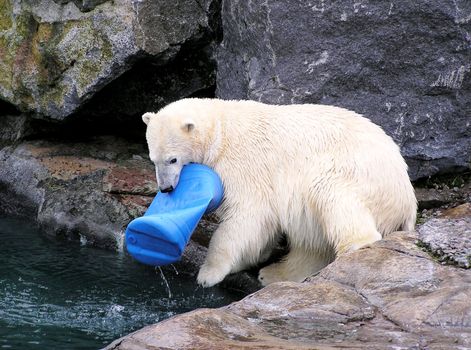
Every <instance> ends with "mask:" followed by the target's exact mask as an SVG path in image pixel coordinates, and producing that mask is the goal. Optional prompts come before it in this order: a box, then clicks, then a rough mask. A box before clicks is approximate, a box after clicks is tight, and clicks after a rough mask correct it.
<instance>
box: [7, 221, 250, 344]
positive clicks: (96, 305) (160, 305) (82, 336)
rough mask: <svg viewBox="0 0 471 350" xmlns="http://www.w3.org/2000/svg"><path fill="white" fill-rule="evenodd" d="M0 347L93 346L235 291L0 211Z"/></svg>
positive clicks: (225, 299) (229, 297)
mask: <svg viewBox="0 0 471 350" xmlns="http://www.w3.org/2000/svg"><path fill="white" fill-rule="evenodd" d="M0 239H1V242H2V243H1V244H0V247H1V250H2V251H1V254H0V348H2V349H98V348H101V347H103V346H105V345H106V344H108V343H109V342H111V341H112V340H114V339H116V338H118V337H120V336H123V335H125V334H127V333H130V332H132V331H134V330H137V329H139V328H141V327H143V326H145V325H148V324H152V323H155V322H158V321H161V320H163V319H165V318H168V317H170V316H173V315H175V314H178V313H182V312H186V311H190V310H193V309H195V308H198V307H218V306H222V305H226V304H228V303H230V302H231V301H234V300H235V299H237V298H240V297H241V296H240V295H234V294H230V293H229V292H228V291H227V290H223V289H218V288H211V289H202V288H198V287H197V285H196V282H195V277H189V276H187V275H182V274H180V275H177V274H176V273H175V272H173V270H171V271H170V272H169V269H167V270H166V273H165V275H166V277H167V280H168V284H169V286H170V290H171V294H172V295H171V297H169V292H168V289H167V286H166V283H165V282H164V281H163V280H162V277H161V274H160V271H159V270H157V271H156V270H155V269H153V268H152V267H148V266H145V265H141V264H139V263H137V262H135V261H134V260H132V258H131V257H129V256H128V255H127V254H123V253H116V252H109V251H104V250H99V249H93V248H90V247H86V246H81V245H80V244H78V243H74V242H67V241H64V242H61V241H58V240H56V239H51V238H48V237H46V236H45V235H44V234H41V233H40V232H38V230H37V229H35V228H34V227H33V226H32V225H29V224H28V223H25V222H24V221H20V220H13V219H6V218H1V217H0Z"/></svg>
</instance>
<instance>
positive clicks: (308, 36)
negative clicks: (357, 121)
mask: <svg viewBox="0 0 471 350" xmlns="http://www.w3.org/2000/svg"><path fill="white" fill-rule="evenodd" d="M222 25H223V33H224V36H223V41H222V43H221V46H220V48H219V50H218V55H217V63H218V71H217V91H216V93H217V96H218V97H221V98H230V99H234V98H236V99H237V98H238V99H253V100H258V101H262V102H267V103H276V104H289V103H320V104H332V105H336V106H340V107H345V108H349V109H352V110H354V111H356V112H358V113H361V114H363V115H365V116H366V117H368V118H370V119H371V120H372V121H374V122H375V123H377V124H379V125H381V126H382V127H383V128H384V129H385V131H386V132H387V133H388V134H389V135H391V136H392V137H393V138H394V140H395V141H396V142H397V143H398V144H399V145H400V146H401V149H402V153H403V155H404V156H405V158H406V160H407V162H408V164H409V166H410V175H411V177H412V179H418V178H422V177H426V176H430V175H434V174H436V173H440V172H450V171H455V170H457V169H461V170H462V169H469V164H470V163H469V162H470V150H471V137H470V136H471V123H470V121H469V115H470V110H471V39H470V34H469V33H470V32H471V2H469V1H466V0H458V1H455V0H440V1H434V2H433V3H431V2H430V1H426V0H419V1H413V2H411V1H405V0H401V1H395V2H391V1H386V0H380V1H364V0H360V1H355V2H349V1H332V0H315V1H269V2H267V1H265V2H251V1H242V0H223V2H222Z"/></svg>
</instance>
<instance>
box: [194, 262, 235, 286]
mask: <svg viewBox="0 0 471 350" xmlns="http://www.w3.org/2000/svg"><path fill="white" fill-rule="evenodd" d="M226 270H227V269H224V268H223V266H219V267H214V266H209V265H206V264H204V265H203V266H201V268H200V271H199V273H198V277H197V279H196V280H197V281H198V284H200V285H201V286H203V287H204V288H207V287H212V286H214V285H215V284H218V283H219V282H221V281H222V280H223V279H224V277H226V275H227V274H228V273H229V270H227V271H226Z"/></svg>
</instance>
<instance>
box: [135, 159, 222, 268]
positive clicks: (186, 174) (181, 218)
mask: <svg viewBox="0 0 471 350" xmlns="http://www.w3.org/2000/svg"><path fill="white" fill-rule="evenodd" d="M223 193H224V190H223V186H222V182H221V179H220V178H219V176H218V175H217V174H216V173H215V172H214V171H213V170H211V168H209V167H207V166H205V165H202V164H193V163H192V164H188V165H185V166H184V167H183V169H182V171H181V174H180V180H179V182H178V185H177V187H176V188H175V189H174V190H173V191H172V192H169V193H162V192H159V193H157V195H156V196H155V198H154V200H153V201H152V204H151V205H150V206H149V208H148V209H147V211H146V213H145V214H144V216H142V217H139V218H136V219H134V220H133V221H131V222H130V223H129V225H128V227H127V229H126V247H127V250H128V252H129V253H130V254H131V256H133V257H134V258H135V259H136V260H138V261H140V262H142V263H144V264H147V265H152V266H161V265H167V264H171V263H174V262H177V261H178V260H180V258H181V256H182V254H183V251H184V249H185V247H186V245H187V243H188V241H189V240H190V237H191V235H192V233H193V231H194V230H195V228H196V226H197V225H198V222H199V221H200V219H201V217H202V216H203V214H205V213H209V212H211V211H213V210H215V209H216V208H217V207H218V206H219V205H220V204H221V201H222V198H223Z"/></svg>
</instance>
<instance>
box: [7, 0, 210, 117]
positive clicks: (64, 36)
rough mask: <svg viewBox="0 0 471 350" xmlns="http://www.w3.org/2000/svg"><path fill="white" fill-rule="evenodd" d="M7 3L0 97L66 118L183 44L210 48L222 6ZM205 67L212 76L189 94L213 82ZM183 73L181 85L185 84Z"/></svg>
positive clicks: (170, 57)
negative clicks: (113, 83)
mask: <svg viewBox="0 0 471 350" xmlns="http://www.w3.org/2000/svg"><path fill="white" fill-rule="evenodd" d="M0 5H1V6H0V99H3V100H5V101H8V102H10V103H11V104H13V105H14V106H16V107H17V108H18V109H20V110H21V111H22V112H27V113H32V114H34V115H36V116H41V117H45V118H50V119H55V120H63V119H65V118H67V117H68V116H69V115H71V114H73V113H74V112H76V111H77V109H79V107H82V106H83V105H84V103H85V102H86V101H88V100H89V99H90V98H91V97H92V96H94V94H96V93H97V92H98V91H99V90H101V89H102V88H103V87H104V86H105V85H107V84H109V83H110V82H111V81H113V80H115V79H116V78H118V77H119V76H120V75H122V74H123V73H124V72H125V71H127V70H128V69H129V68H130V67H131V66H133V65H137V64H139V62H142V61H143V60H144V61H145V62H146V63H145V64H144V65H146V66H149V65H152V66H154V67H160V66H165V65H166V64H168V63H169V62H173V61H174V60H175V58H176V57H177V56H178V55H179V54H180V51H181V50H182V47H187V48H188V47H191V48H192V49H193V50H195V51H198V50H204V48H205V47H207V46H208V45H211V43H212V41H213V37H214V35H215V34H213V29H214V27H213V26H214V25H215V24H214V23H216V22H217V20H216V19H215V17H217V13H216V12H215V10H214V9H215V8H217V7H218V2H217V1H213V0H203V1H190V0H181V1H173V2H168V1H163V0H159V1H150V0H139V1H134V0H133V1H128V0H114V1H106V0H93V1H88V0H87V1H76V0H74V1H67V0H56V1H53V0H41V1H11V0H5V1H2V2H1V3H0ZM195 48H196V49H195ZM190 51H191V50H190ZM208 60H209V59H208V57H207V56H206V57H205V58H204V59H203V61H204V62H202V61H201V60H200V61H198V60H196V61H194V62H192V63H191V64H190V65H189V66H187V67H184V68H183V69H182V70H181V71H182V72H185V74H186V76H185V78H188V77H191V78H193V77H194V76H195V75H196V76H197V75H198V74H193V75H192V74H189V73H188V70H189V68H190V67H191V70H192V72H193V71H197V70H198V67H199V68H201V67H202V66H204V65H206V66H208V65H209V66H210V67H211V69H210V71H213V70H214V69H213V68H212V67H213V65H212V63H210V62H209V61H208ZM149 62H150V63H149ZM200 70H201V72H203V73H204V75H205V76H207V77H206V78H205V79H193V80H194V82H192V84H189V85H190V86H189V87H187V89H186V90H187V91H186V93H187V94H188V91H190V93H191V92H194V91H197V90H199V89H205V88H208V87H209V86H210V85H213V84H214V78H213V81H210V80H211V76H210V74H208V72H207V71H208V69H200ZM174 75H178V74H177V73H174ZM182 75H183V74H182ZM182 75H179V76H178V80H180V81H184V79H185V78H184V77H183V76H182ZM149 78H150V77H149ZM166 78H168V76H167V77H166ZM208 80H209V81H210V82H209V83H208ZM167 84H168V83H167ZM177 85H178V84H177ZM180 85H181V84H180ZM184 96H186V95H185V94H183V95H178V94H176V96H173V98H174V99H177V98H181V97H184ZM157 97H158V96H155V97H154V98H157ZM140 102H142V99H141V100H140ZM145 107H146V106H145V105H144V106H141V107H140V109H139V110H137V111H136V110H135V111H134V113H139V112H141V111H142V110H143V108H145Z"/></svg>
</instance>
